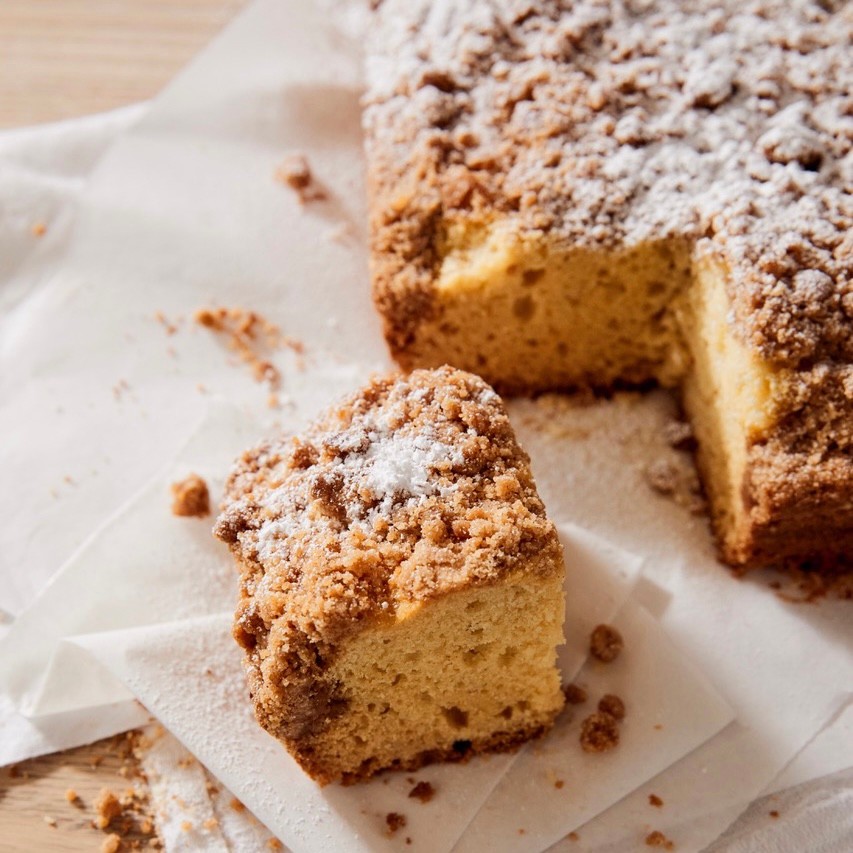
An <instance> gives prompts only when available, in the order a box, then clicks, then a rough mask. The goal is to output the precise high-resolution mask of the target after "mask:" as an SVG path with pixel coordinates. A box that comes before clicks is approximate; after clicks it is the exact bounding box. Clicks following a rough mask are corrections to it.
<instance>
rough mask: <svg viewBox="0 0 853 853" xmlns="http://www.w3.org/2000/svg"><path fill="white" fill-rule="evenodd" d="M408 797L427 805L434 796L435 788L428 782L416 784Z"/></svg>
mask: <svg viewBox="0 0 853 853" xmlns="http://www.w3.org/2000/svg"><path fill="white" fill-rule="evenodd" d="M409 796H410V797H414V799H416V800H420V801H421V802H422V803H428V802H429V801H430V800H431V799H432V798H433V797H434V796H435V788H433V787H432V785H431V784H430V783H429V782H418V784H417V785H415V787H414V788H412V790H411V791H409Z"/></svg>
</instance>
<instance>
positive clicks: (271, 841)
mask: <svg viewBox="0 0 853 853" xmlns="http://www.w3.org/2000/svg"><path fill="white" fill-rule="evenodd" d="M267 847H269V849H270V850H284V845H283V844H282V843H281V842H280V841H279V840H278V839H277V838H268V839H267Z"/></svg>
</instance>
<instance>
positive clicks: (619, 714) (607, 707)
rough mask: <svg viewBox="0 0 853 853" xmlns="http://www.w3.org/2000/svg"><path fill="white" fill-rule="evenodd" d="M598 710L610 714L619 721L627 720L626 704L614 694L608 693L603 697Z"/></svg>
mask: <svg viewBox="0 0 853 853" xmlns="http://www.w3.org/2000/svg"><path fill="white" fill-rule="evenodd" d="M598 710H599V711H603V712H604V713H605V714H610V716H611V717H613V718H615V719H617V720H624V719H625V703H624V702H623V701H622V700H621V699H620V698H619V697H618V696H614V695H613V694H612V693H607V694H606V695H604V696H602V697H601V700H600V701H599V703H598Z"/></svg>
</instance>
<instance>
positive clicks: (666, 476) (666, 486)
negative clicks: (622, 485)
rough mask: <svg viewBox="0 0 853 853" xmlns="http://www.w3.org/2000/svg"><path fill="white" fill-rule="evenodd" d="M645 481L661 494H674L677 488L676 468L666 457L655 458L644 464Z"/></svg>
mask: <svg viewBox="0 0 853 853" xmlns="http://www.w3.org/2000/svg"><path fill="white" fill-rule="evenodd" d="M645 476H646V482H647V483H648V484H649V486H651V488H652V489H654V490H655V491H656V492H658V494H661V495H674V494H675V490H676V489H677V488H678V469H677V468H676V467H675V465H674V464H673V463H672V462H670V461H669V460H668V459H656V460H655V461H654V462H650V463H649V464H648V465H647V466H646V470H645Z"/></svg>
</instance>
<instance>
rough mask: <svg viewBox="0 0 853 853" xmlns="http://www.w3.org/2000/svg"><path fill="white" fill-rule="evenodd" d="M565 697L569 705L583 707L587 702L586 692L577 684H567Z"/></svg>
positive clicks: (564, 689) (564, 692)
mask: <svg viewBox="0 0 853 853" xmlns="http://www.w3.org/2000/svg"><path fill="white" fill-rule="evenodd" d="M563 696H565V697H566V704H567V705H583V703H584V702H586V700H587V695H586V690H584V689H583V687H578V685H577V684H567V685H566V686H565V687H564V688H563Z"/></svg>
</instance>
